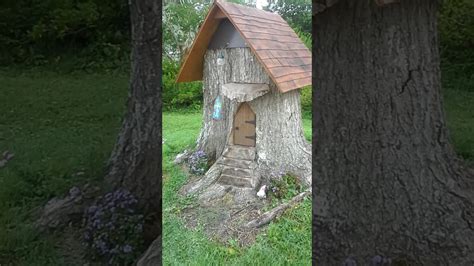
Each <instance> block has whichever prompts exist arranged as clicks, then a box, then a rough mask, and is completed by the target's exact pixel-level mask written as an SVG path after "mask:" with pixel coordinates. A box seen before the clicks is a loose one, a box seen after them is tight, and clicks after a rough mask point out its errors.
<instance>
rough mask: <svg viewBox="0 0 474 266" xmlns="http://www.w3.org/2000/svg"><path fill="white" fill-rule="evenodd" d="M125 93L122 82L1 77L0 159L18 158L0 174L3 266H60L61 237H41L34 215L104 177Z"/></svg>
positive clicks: (89, 78) (0, 258) (27, 75)
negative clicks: (74, 188)
mask: <svg viewBox="0 0 474 266" xmlns="http://www.w3.org/2000/svg"><path fill="white" fill-rule="evenodd" d="M127 88H128V78H127V77H126V76H118V77H117V76H112V75H92V74H74V75H58V74H56V73H52V72H47V71H46V72H37V73H35V72H28V73H21V72H17V71H6V70H3V71H1V70H0V93H1V97H0V153H1V152H3V151H4V150H9V151H11V152H13V153H15V157H14V158H13V160H12V161H10V162H9V163H8V165H7V167H5V168H3V169H0V264H8V263H15V264H16V263H19V264H25V265H58V264H60V261H61V258H60V256H59V255H58V254H57V252H56V250H55V249H54V243H55V242H57V241H56V240H57V237H60V236H50V237H45V236H43V235H39V234H38V233H37V232H36V230H35V229H34V228H33V227H32V222H33V219H34V217H33V215H32V212H31V211H32V210H33V209H34V208H35V207H38V206H41V205H43V204H44V203H45V202H46V201H47V200H48V199H49V198H51V197H53V196H57V195H61V194H62V193H64V192H66V191H67V190H68V189H69V188H70V187H71V186H72V185H75V184H80V183H84V182H90V181H94V180H98V179H100V178H101V177H102V176H103V167H104V163H105V161H106V160H107V158H108V156H109V153H110V151H111V149H112V146H113V144H114V142H115V139H116V136H117V132H118V128H119V126H120V121H121V117H122V112H123V108H124V103H125V100H126V95H127ZM80 171H82V172H84V174H83V175H80V176H76V175H74V174H75V173H77V172H80Z"/></svg>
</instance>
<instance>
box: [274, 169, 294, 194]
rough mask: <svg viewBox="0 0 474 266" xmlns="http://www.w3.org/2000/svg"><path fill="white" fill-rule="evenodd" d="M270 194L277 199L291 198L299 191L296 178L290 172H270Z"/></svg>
mask: <svg viewBox="0 0 474 266" xmlns="http://www.w3.org/2000/svg"><path fill="white" fill-rule="evenodd" d="M270 176H271V185H270V194H271V195H272V196H274V197H275V198H277V199H285V198H291V197H293V196H295V195H296V194H297V193H299V192H301V191H300V190H301V185H300V183H299V181H298V178H297V177H296V176H295V175H293V174H290V173H284V172H283V171H279V172H276V173H271V174H270Z"/></svg>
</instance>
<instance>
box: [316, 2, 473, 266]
mask: <svg viewBox="0 0 474 266" xmlns="http://www.w3.org/2000/svg"><path fill="white" fill-rule="evenodd" d="M331 2H334V1H331ZM320 10H322V9H320ZM437 10H438V4H437V1H432V0H417V1H408V0H401V2H400V3H395V4H390V5H385V6H382V7H381V6H377V5H376V4H375V1H350V0H340V1H339V2H337V3H335V4H334V5H332V6H330V7H328V8H327V9H325V10H324V11H322V12H320V13H316V14H315V16H314V19H313V28H314V32H315V35H314V46H313V48H314V50H313V51H314V54H313V56H314V57H313V58H315V63H314V66H313V69H314V73H315V74H314V82H313V84H314V86H315V94H314V104H313V106H314V107H313V108H314V109H313V116H314V119H315V123H314V131H313V132H314V136H313V139H315V140H316V143H315V144H316V145H314V146H313V149H314V150H313V154H314V156H315V157H314V160H313V170H314V171H315V172H314V176H315V179H314V190H313V191H314V197H315V198H314V210H313V215H314V219H313V224H314V226H315V230H316V231H315V233H314V234H313V236H314V238H315V239H314V259H315V262H316V263H317V264H319V265H337V264H340V263H342V262H343V261H344V260H345V259H346V258H348V257H351V256H352V259H351V260H354V261H356V262H357V265H367V261H368V260H369V259H370V258H373V257H374V256H375V255H381V256H386V257H390V258H392V260H395V262H396V263H395V264H396V265H419V264H423V265H473V263H474V241H473V240H474V218H473V217H474V206H473V202H474V200H473V198H474V197H473V173H472V171H470V170H469V169H465V168H464V167H463V164H462V162H460V161H459V160H458V159H457V156H456V154H455V152H454V150H453V148H452V146H451V145H450V143H449V138H448V130H447V127H446V123H445V119H444V113H443V108H442V97H441V85H440V69H439V63H440V59H439V52H438V36H437ZM397 263H400V264H397ZM404 263H407V264H404ZM375 265H382V264H375Z"/></svg>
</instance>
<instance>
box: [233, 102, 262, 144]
mask: <svg viewBox="0 0 474 266" xmlns="http://www.w3.org/2000/svg"><path fill="white" fill-rule="evenodd" d="M256 121H257V120H256V116H255V113H254V112H253V111H252V109H251V108H250V105H249V104H248V103H242V104H241V105H240V106H239V109H238V110H237V113H236V114H235V117H234V144H235V145H242V146H251V147H255V139H256V134H255V126H256Z"/></svg>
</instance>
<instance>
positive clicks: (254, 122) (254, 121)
mask: <svg viewBox="0 0 474 266" xmlns="http://www.w3.org/2000/svg"><path fill="white" fill-rule="evenodd" d="M245 123H248V124H252V125H254V126H256V125H257V122H256V120H248V121H245Z"/></svg>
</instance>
